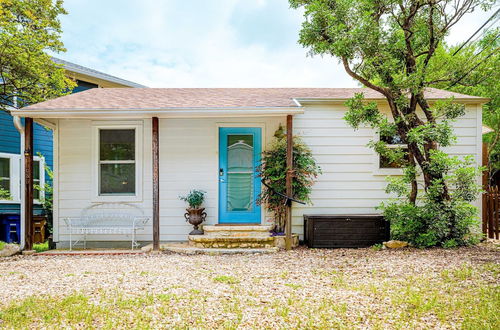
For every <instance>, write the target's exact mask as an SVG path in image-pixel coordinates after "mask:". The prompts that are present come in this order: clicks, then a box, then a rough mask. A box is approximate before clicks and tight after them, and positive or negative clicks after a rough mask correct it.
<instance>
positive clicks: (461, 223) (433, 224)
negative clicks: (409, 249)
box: [380, 155, 480, 248]
mask: <svg viewBox="0 0 500 330" xmlns="http://www.w3.org/2000/svg"><path fill="white" fill-rule="evenodd" d="M433 159H434V160H435V161H436V163H434V164H430V166H439V164H443V163H444V162H446V169H445V172H446V173H447V175H446V179H447V180H448V182H450V183H451V184H452V188H453V190H452V193H450V198H449V199H448V200H443V199H441V198H440V196H441V193H442V191H441V189H443V185H442V184H441V182H440V181H439V180H435V181H434V182H433V183H432V184H431V185H430V186H429V188H428V189H427V191H425V192H424V194H423V197H422V198H420V199H419V200H417V201H416V203H415V204H413V203H411V202H410V200H409V197H408V194H409V187H408V186H407V183H408V181H407V175H408V173H407V172H408V171H406V170H405V175H404V176H403V177H400V178H389V181H390V182H389V184H388V186H387V189H386V190H387V192H389V193H391V192H392V193H395V194H396V195H397V198H395V199H392V200H390V201H389V202H387V203H383V204H382V206H381V207H380V208H381V209H382V210H383V212H384V216H385V218H386V220H388V221H390V223H391V238H392V239H397V240H402V241H407V242H409V243H411V244H412V245H413V246H416V247H420V248H425V247H432V246H442V247H445V248H452V247H457V246H464V245H470V244H476V243H477V242H478V241H479V237H478V236H477V235H474V234H473V233H472V232H471V228H472V227H473V226H477V225H478V210H477V208H476V207H475V206H473V205H471V204H470V202H472V201H473V200H474V199H475V198H476V197H477V196H478V193H479V192H480V187H479V186H477V184H476V181H475V180H476V177H477V175H478V173H479V171H480V169H476V168H473V167H472V164H473V160H472V158H469V157H468V158H466V159H462V160H460V159H458V158H456V157H448V156H447V157H446V158H443V156H442V155H437V156H436V157H435V158H433ZM410 175H414V174H410Z"/></svg>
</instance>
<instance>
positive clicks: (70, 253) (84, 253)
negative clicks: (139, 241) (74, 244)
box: [34, 249, 145, 256]
mask: <svg viewBox="0 0 500 330" xmlns="http://www.w3.org/2000/svg"><path fill="white" fill-rule="evenodd" d="M144 253H145V251H142V250H141V249H137V250H122V249H106V250H71V251H70V250H49V251H45V252H39V253H35V254H34V255H35V256H101V255H126V254H144Z"/></svg>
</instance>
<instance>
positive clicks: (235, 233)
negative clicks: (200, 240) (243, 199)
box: [203, 225, 273, 237]
mask: <svg viewBox="0 0 500 330" xmlns="http://www.w3.org/2000/svg"><path fill="white" fill-rule="evenodd" d="M272 228H273V227H272V226H258V225H254V226H247V225H244V226H213V225H208V226H203V231H204V232H205V235H204V236H209V237H269V236H271V234H270V233H269V231H270V230H271V229H272Z"/></svg>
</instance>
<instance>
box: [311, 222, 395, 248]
mask: <svg viewBox="0 0 500 330" xmlns="http://www.w3.org/2000/svg"><path fill="white" fill-rule="evenodd" d="M387 240H389V223H388V222H387V221H385V220H384V218H383V216H381V215H378V214H362V215H323V214H321V215H316V214H315V215H304V241H305V242H306V243H307V246H309V247H311V248H360V247H369V246H372V245H374V244H377V243H382V242H384V241H387Z"/></svg>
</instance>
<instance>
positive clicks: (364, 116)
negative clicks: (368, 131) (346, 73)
mask: <svg viewBox="0 0 500 330" xmlns="http://www.w3.org/2000/svg"><path fill="white" fill-rule="evenodd" d="M345 105H346V106H347V107H348V111H347V112H346V113H345V115H344V120H345V121H347V123H348V124H349V125H351V127H353V128H354V129H358V128H359V126H361V125H368V126H370V127H377V126H379V125H380V124H381V122H382V121H384V118H383V116H382V115H381V114H380V112H379V110H378V107H377V103H375V102H365V101H364V94H363V93H356V95H355V96H354V97H353V98H352V99H349V100H348V101H347V102H346V103H345Z"/></svg>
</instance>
